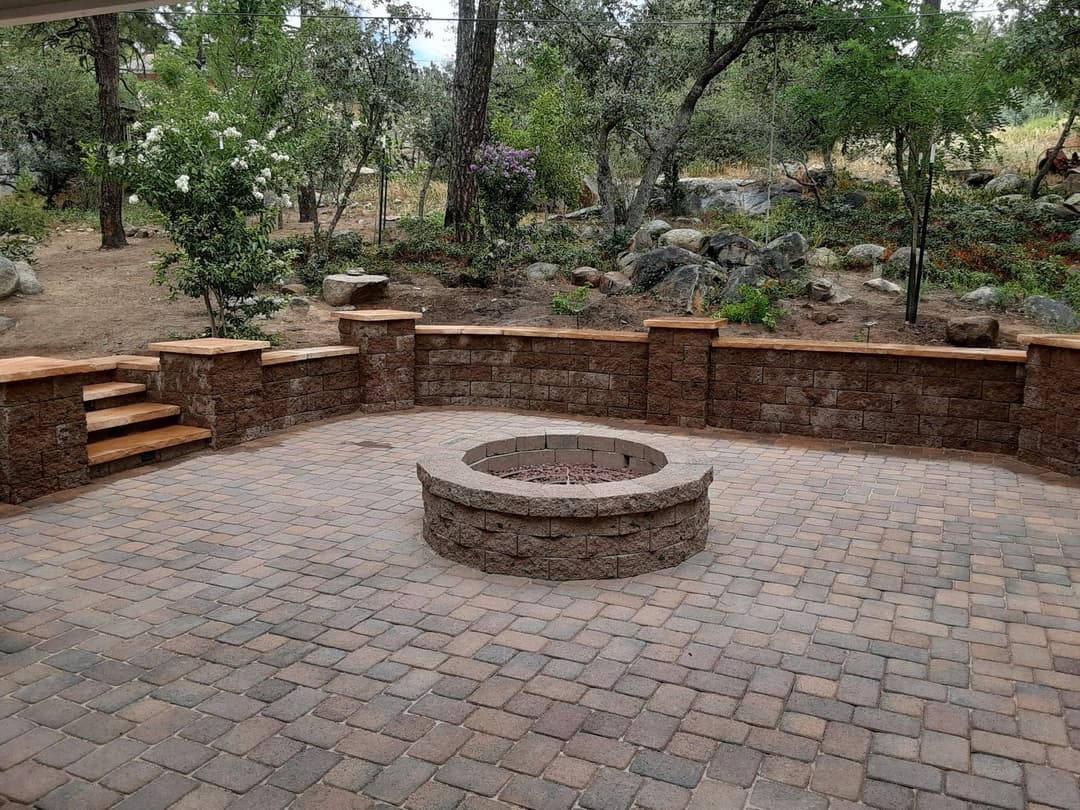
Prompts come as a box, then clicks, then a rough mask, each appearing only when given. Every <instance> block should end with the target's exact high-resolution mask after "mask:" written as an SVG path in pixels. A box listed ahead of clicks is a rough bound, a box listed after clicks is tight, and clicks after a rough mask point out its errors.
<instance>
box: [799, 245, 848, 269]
mask: <svg viewBox="0 0 1080 810" xmlns="http://www.w3.org/2000/svg"><path fill="white" fill-rule="evenodd" d="M804 262H805V264H806V266H807V267H810V268H814V269H816V270H831V269H833V268H834V267H839V266H840V257H839V256H837V255H836V253H834V252H833V251H831V250H829V249H828V248H815V249H814V250H811V251H808V252H807V254H806V257H805V259H804Z"/></svg>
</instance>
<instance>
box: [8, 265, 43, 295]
mask: <svg viewBox="0 0 1080 810" xmlns="http://www.w3.org/2000/svg"><path fill="white" fill-rule="evenodd" d="M15 272H16V273H18V275H19V289H18V292H20V293H22V294H23V295H40V294H41V293H43V292H45V288H44V287H42V286H41V282H40V281H38V280H37V276H35V275H34V271H33V269H32V268H31V267H30V265H29V264H27V263H26V262H15Z"/></svg>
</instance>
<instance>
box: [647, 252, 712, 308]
mask: <svg viewBox="0 0 1080 810" xmlns="http://www.w3.org/2000/svg"><path fill="white" fill-rule="evenodd" d="M716 278H717V274H716V271H715V270H712V269H710V268H708V267H706V266H704V265H700V264H688V265H685V266H683V267H676V268H675V269H674V270H672V271H671V272H670V273H668V274H667V275H666V276H664V278H663V280H662V281H661V282H660V283H659V284H657V285H656V286H655V287H653V289H652V292H653V295H655V296H656V297H657V298H659V299H661V300H662V301H666V302H667V303H669V304H672V305H674V306H676V307H678V308H679V309H680V310H681V311H682V312H685V313H687V314H694V313H699V312H701V311H702V310H703V308H704V303H705V292H706V290H708V288H709V286H710V285H711V284H712V282H713V281H715V280H716Z"/></svg>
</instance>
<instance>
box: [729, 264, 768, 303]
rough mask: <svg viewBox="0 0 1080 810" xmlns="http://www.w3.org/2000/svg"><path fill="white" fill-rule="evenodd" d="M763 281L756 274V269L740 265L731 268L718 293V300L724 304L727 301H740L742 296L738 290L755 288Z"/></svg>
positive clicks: (759, 275) (758, 274)
mask: <svg viewBox="0 0 1080 810" xmlns="http://www.w3.org/2000/svg"><path fill="white" fill-rule="evenodd" d="M764 280H765V279H764V278H763V277H762V276H761V274H760V273H758V272H757V269H756V268H753V267H749V266H746V265H740V266H738V267H734V268H732V270H731V272H730V273H728V279H727V282H726V283H725V284H724V289H723V290H721V292H720V300H721V301H722V302H724V303H725V304H726V303H728V302H729V301H739V300H742V296H741V295H740V294H739V289H740V288H742V287H757V286H760V284H761V282H762V281H764Z"/></svg>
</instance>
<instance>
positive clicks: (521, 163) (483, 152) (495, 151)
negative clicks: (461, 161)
mask: <svg viewBox="0 0 1080 810" xmlns="http://www.w3.org/2000/svg"><path fill="white" fill-rule="evenodd" d="M535 161H536V152H535V151H534V150H532V149H514V148H513V147H511V146H507V145H506V144H504V143H494V144H492V143H486V144H484V145H483V146H481V147H480V152H479V154H477V156H476V163H471V164H469V171H470V172H475V173H476V174H477V175H479V176H480V177H484V178H490V179H496V178H503V179H504V180H526V181H527V182H529V183H531V182H533V181H534V180H535V179H536V169H535V168H534V163H535Z"/></svg>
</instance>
